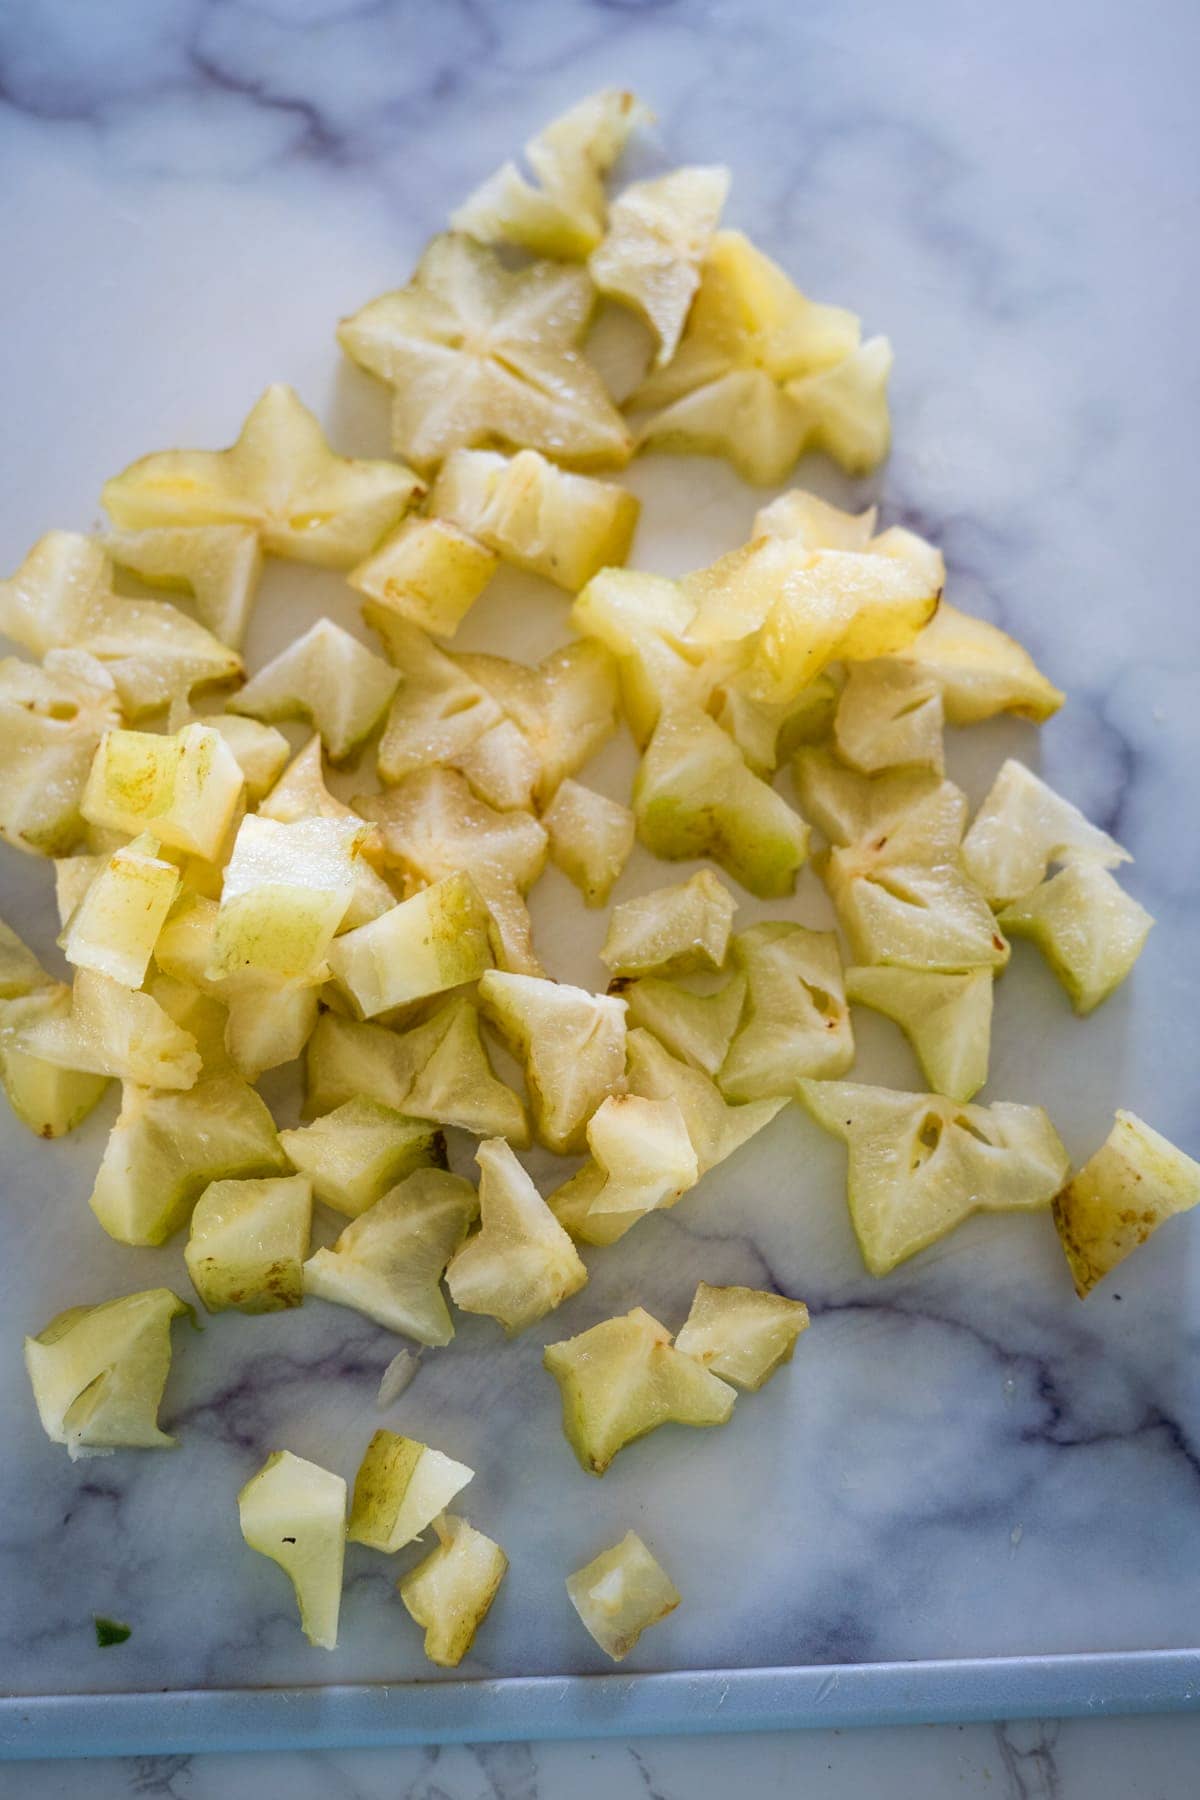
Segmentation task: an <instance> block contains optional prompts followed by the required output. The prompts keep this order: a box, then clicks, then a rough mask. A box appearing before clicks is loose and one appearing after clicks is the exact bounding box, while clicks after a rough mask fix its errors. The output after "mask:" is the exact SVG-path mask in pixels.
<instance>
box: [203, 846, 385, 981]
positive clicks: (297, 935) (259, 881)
mask: <svg viewBox="0 0 1200 1800" xmlns="http://www.w3.org/2000/svg"><path fill="white" fill-rule="evenodd" d="M365 837H366V828H365V827H364V826H363V825H362V824H361V823H358V822H356V821H354V820H351V819H298V820H296V822H295V823H294V824H288V825H285V824H281V823H280V822H279V820H277V819H264V818H262V817H261V816H260V815H259V814H257V813H249V814H247V816H246V817H245V818H244V819H243V820H242V822H241V824H240V825H239V826H238V832H237V837H236V838H235V840H234V845H233V855H232V856H231V857H230V859H229V862H228V864H227V865H226V868H225V873H224V879H223V881H222V885H221V901H220V905H219V907H218V909H217V922H216V932H215V935H214V937H213V947H212V960H211V962H210V963H209V965H208V969H207V971H206V973H207V974H208V975H209V977H210V978H211V979H213V980H218V981H219V980H220V979H221V978H222V977H224V976H231V975H240V974H243V973H246V972H251V973H256V974H263V975H272V976H277V977H279V978H280V979H282V980H287V981H304V982H307V981H319V980H320V979H321V978H322V977H323V975H324V974H325V954H326V952H327V951H328V949H329V946H330V945H331V944H332V942H333V938H334V934H335V932H336V931H337V929H338V927H339V925H340V924H341V922H342V920H343V918H344V917H345V914H346V911H347V909H348V907H349V905H350V902H351V900H352V899H353V897H354V887H355V879H356V871H355V864H356V862H357V860H358V853H359V851H360V850H361V848H362V844H363V840H364V838H365Z"/></svg>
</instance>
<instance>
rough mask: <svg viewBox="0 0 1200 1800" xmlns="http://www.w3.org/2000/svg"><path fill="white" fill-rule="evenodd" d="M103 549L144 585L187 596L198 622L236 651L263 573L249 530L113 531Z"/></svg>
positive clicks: (206, 527) (176, 527)
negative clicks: (192, 602) (194, 609)
mask: <svg viewBox="0 0 1200 1800" xmlns="http://www.w3.org/2000/svg"><path fill="white" fill-rule="evenodd" d="M104 547H105V549H106V550H107V551H108V554H109V555H110V556H111V557H112V559H113V561H114V562H115V563H116V564H117V565H118V566H119V567H120V568H122V569H129V570H130V571H131V572H132V573H133V574H134V575H136V576H137V577H138V578H139V580H141V581H144V582H145V583H146V584H147V586H149V587H163V588H167V589H169V590H171V591H173V592H180V591H182V592H184V593H187V594H190V595H191V596H192V599H193V600H194V602H195V606H196V615H197V617H198V618H199V620H200V623H201V624H202V625H206V626H207V627H208V629H209V630H210V631H211V632H212V634H213V636H214V637H217V638H220V640H221V642H222V643H223V644H228V645H229V647H230V649H232V650H240V649H241V647H242V639H243V638H244V637H245V635H246V625H247V623H248V621H249V618H250V610H251V608H252V607H253V605H254V596H255V593H256V591H257V589H258V580H259V576H260V575H261V574H262V546H261V543H260V541H259V536H258V532H257V531H256V530H255V529H254V527H253V526H252V525H158V526H153V527H152V528H151V529H150V530H148V531H112V532H110V533H109V534H108V536H107V537H106V538H105V540H104Z"/></svg>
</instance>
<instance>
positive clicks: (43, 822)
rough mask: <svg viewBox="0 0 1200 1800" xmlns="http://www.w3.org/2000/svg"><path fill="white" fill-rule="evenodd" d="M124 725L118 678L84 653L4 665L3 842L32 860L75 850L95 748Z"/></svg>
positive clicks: (0, 690) (0, 664)
mask: <svg viewBox="0 0 1200 1800" xmlns="http://www.w3.org/2000/svg"><path fill="white" fill-rule="evenodd" d="M120 722H121V714H120V709H119V707H118V704H117V693H116V689H115V688H114V687H113V683H112V677H111V676H110V675H109V674H108V673H107V672H106V671H105V669H104V668H103V667H102V666H101V664H100V663H98V662H97V661H96V660H95V658H94V657H91V656H88V655H86V654H85V653H84V652H83V651H82V650H51V651H49V652H48V653H47V655H46V660H45V663H44V665H43V666H42V667H41V668H39V667H38V666H37V664H36V663H28V662H22V661H21V660H20V659H19V658H18V657H15V656H6V657H5V658H4V659H3V661H0V756H2V757H3V762H4V774H5V778H4V787H3V790H2V791H0V838H3V840H4V841H5V842H6V843H9V844H11V845H12V846H13V848H14V849H16V850H24V851H27V852H28V853H29V854H30V855H33V856H62V855H64V854H65V853H66V852H67V851H68V850H71V849H72V848H73V847H74V845H75V844H76V842H77V841H78V839H79V838H80V836H81V835H82V833H83V828H84V827H83V819H82V816H81V815H80V811H79V806H80V801H81V799H82V796H83V790H84V786H85V784H86V782H87V778H88V771H89V770H90V769H91V766H92V758H93V756H94V755H95V752H96V746H97V744H99V742H100V740H101V738H102V737H103V736H104V734H105V733H106V732H107V731H110V730H111V729H112V728H113V727H114V726H116V725H119V724H120Z"/></svg>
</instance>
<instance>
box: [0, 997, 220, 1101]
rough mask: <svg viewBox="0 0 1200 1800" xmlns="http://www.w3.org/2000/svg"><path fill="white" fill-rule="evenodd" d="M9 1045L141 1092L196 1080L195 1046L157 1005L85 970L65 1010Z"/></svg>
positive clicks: (24, 1029) (21, 1031)
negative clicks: (114, 1079) (137, 1086)
mask: <svg viewBox="0 0 1200 1800" xmlns="http://www.w3.org/2000/svg"><path fill="white" fill-rule="evenodd" d="M12 1044H13V1048H14V1049H16V1050H17V1051H19V1052H22V1053H23V1054H25V1055H26V1056H33V1057H36V1058H38V1059H40V1060H41V1061H42V1062H47V1063H53V1064H54V1065H55V1066H56V1067H58V1068H60V1069H67V1070H72V1071H84V1072H86V1073H88V1074H92V1075H108V1076H116V1077H117V1078H118V1079H119V1080H121V1081H131V1082H137V1083H139V1084H140V1085H141V1086H143V1087H153V1088H162V1089H167V1088H173V1089H180V1090H182V1089H187V1088H190V1087H191V1086H192V1085H193V1084H194V1082H195V1081H196V1078H197V1076H198V1075H199V1074H200V1066H201V1065H200V1054H199V1051H198V1050H197V1048H196V1040H195V1039H194V1038H193V1037H192V1035H191V1033H190V1032H187V1031H184V1030H183V1029H182V1027H180V1026H179V1025H177V1024H176V1023H175V1021H174V1019H173V1018H172V1017H171V1016H170V1014H169V1013H167V1012H164V1010H163V1008H162V1007H161V1006H160V1005H159V1004H158V1002H157V1000H155V999H154V998H153V997H152V996H151V995H150V994H143V993H139V992H138V991H137V990H135V989H133V988H128V987H125V986H124V985H123V984H122V983H121V982H119V981H113V980H112V979H111V978H110V977H109V976H107V975H97V974H95V973H94V972H93V971H92V970H91V969H80V970H79V972H78V974H77V975H76V977H75V984H74V987H73V988H72V991H71V1005H70V1007H69V1009H67V1010H66V1011H63V1010H60V1009H47V1011H46V1012H45V1013H44V1015H43V1016H42V1017H40V1018H35V1019H31V1020H28V1021H27V1022H25V1023H23V1024H21V1025H20V1026H17V1027H15V1028H14V1029H13V1035H12Z"/></svg>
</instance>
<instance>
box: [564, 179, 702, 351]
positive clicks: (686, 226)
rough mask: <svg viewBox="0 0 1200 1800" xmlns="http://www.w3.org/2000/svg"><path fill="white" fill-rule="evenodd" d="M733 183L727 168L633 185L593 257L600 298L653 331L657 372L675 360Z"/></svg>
mask: <svg viewBox="0 0 1200 1800" xmlns="http://www.w3.org/2000/svg"><path fill="white" fill-rule="evenodd" d="M729 180H730V177H729V170H728V169H724V168H720V167H710V168H701V167H693V168H685V169H672V170H671V172H670V174H668V175H660V176H658V177H657V179H656V180H653V181H636V182H633V183H631V184H630V186H629V187H627V188H626V189H625V190H624V192H623V193H621V194H620V195H619V196H618V198H617V199H616V200H615V201H614V202H613V205H612V209H611V212H610V214H609V221H608V234H607V236H606V237H605V239H604V242H603V243H602V244H601V245H599V247H598V248H597V249H595V250H594V251H593V252H592V255H591V258H590V259H589V262H588V268H589V270H590V272H591V277H592V280H593V281H594V282H595V284H596V286H597V287H598V288H599V290H600V292H601V293H602V294H607V295H608V296H609V298H610V299H613V300H620V301H622V302H623V303H624V304H625V305H626V306H629V307H631V308H632V309H633V311H634V312H636V313H638V314H640V316H641V317H642V318H643V319H644V320H645V321H646V324H647V325H648V326H649V327H650V329H651V331H652V332H653V333H654V335H655V337H656V338H657V340H658V348H657V352H656V355H655V359H654V366H655V368H657V369H661V368H664V367H665V366H666V365H667V364H668V363H669V362H670V360H671V358H672V356H673V355H674V354H675V350H676V348H677V346H678V343H679V339H680V336H681V335H682V332H683V327H684V323H685V321H686V319H687V316H688V310H689V308H690V307H691V304H692V299H693V296H694V295H695V292H696V289H697V288H698V287H699V285H700V271H701V268H702V266H703V263H704V259H705V256H706V254H707V252H708V247H709V244H710V243H711V241H712V235H713V232H714V231H715V230H716V228H717V223H718V221H719V219H720V217H721V209H722V207H723V206H724V204H725V200H726V197H727V195H728V193H729Z"/></svg>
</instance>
